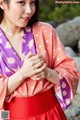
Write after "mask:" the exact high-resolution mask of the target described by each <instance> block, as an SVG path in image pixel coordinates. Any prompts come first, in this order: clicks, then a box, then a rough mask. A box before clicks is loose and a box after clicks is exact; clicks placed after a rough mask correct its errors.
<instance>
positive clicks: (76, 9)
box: [40, 0, 80, 22]
mask: <svg viewBox="0 0 80 120" xmlns="http://www.w3.org/2000/svg"><path fill="white" fill-rule="evenodd" d="M74 1H76V0H74ZM40 13H41V14H40V20H42V21H56V22H63V21H65V20H68V19H72V18H74V17H76V16H80V4H62V5H58V4H56V5H55V3H54V2H53V0H50V1H49V0H42V1H40Z"/></svg>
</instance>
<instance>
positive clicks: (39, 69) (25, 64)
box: [0, 0, 78, 120]
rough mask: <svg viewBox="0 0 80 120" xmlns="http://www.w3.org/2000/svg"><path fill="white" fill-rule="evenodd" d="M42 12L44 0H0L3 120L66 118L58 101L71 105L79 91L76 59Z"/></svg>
mask: <svg viewBox="0 0 80 120" xmlns="http://www.w3.org/2000/svg"><path fill="white" fill-rule="evenodd" d="M38 15H39V0H0V77H1V78H0V110H1V118H2V119H3V118H7V119H8V118H9V117H10V120H66V116H65V114H64V112H63V110H62V108H61V107H60V104H59V102H58V100H59V101H60V103H61V106H62V107H63V108H64V109H65V108H67V106H69V104H70V100H71V99H72V98H73V96H74V95H75V93H76V89H77V84H78V73H77V69H76V66H75V63H74V60H73V59H72V58H71V57H70V56H69V55H68V54H67V52H66V51H65V49H64V47H63V45H62V43H61V41H60V40H59V37H58V35H57V33H56V31H55V30H54V28H52V26H50V25H49V24H47V23H42V22H38ZM56 96H57V97H56ZM57 98H58V100H57ZM8 113H9V114H10V116H9V114H8ZM5 115H6V116H5Z"/></svg>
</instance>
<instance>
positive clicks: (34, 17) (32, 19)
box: [0, 0, 39, 26]
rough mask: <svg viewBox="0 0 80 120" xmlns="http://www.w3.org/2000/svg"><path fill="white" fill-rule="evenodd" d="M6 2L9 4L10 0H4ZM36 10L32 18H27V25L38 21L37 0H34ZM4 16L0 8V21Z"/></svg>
mask: <svg viewBox="0 0 80 120" xmlns="http://www.w3.org/2000/svg"><path fill="white" fill-rule="evenodd" d="M4 2H5V3H6V4H9V2H10V0H4ZM35 6H36V10H35V13H34V15H33V16H32V18H31V19H30V20H29V22H28V24H27V26H32V25H33V24H34V23H35V22H38V19H39V0H36V1H35ZM3 17H4V11H3V10H2V9H1V8H0V23H1V22H2V20H3Z"/></svg>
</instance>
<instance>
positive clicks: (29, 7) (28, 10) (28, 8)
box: [25, 5, 32, 14]
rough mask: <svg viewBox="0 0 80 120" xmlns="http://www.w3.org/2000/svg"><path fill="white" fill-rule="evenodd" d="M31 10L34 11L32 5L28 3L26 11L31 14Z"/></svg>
mask: <svg viewBox="0 0 80 120" xmlns="http://www.w3.org/2000/svg"><path fill="white" fill-rule="evenodd" d="M31 12H32V9H31V6H30V5H26V7H25V13H27V14H31Z"/></svg>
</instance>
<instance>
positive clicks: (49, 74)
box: [46, 68, 59, 85]
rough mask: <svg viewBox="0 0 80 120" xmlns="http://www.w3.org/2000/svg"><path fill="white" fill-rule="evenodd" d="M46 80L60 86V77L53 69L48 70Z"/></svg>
mask: <svg viewBox="0 0 80 120" xmlns="http://www.w3.org/2000/svg"><path fill="white" fill-rule="evenodd" d="M46 79H47V80H49V81H50V82H52V83H54V84H58V85H59V75H58V73H57V72H56V71H55V70H53V69H50V68H47V75H46Z"/></svg>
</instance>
